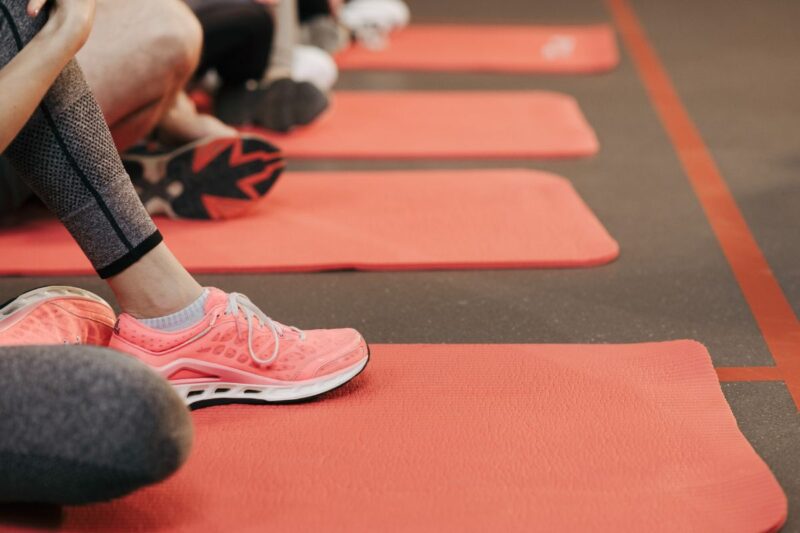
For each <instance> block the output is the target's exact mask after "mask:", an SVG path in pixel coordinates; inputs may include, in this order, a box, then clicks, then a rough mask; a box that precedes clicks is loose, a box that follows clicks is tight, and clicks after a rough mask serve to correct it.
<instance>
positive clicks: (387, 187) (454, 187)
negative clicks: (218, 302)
mask: <svg viewBox="0 0 800 533" xmlns="http://www.w3.org/2000/svg"><path fill="white" fill-rule="evenodd" d="M212 200H213V199H209V200H208V201H209V202H211V201H212ZM156 223H157V224H158V226H159V228H160V229H161V231H162V232H163V234H164V237H165V239H166V242H167V244H168V246H169V247H170V249H172V250H173V252H175V254H176V255H177V257H178V258H179V259H180V260H181V262H182V263H183V265H184V266H186V268H188V269H189V270H190V271H192V272H196V273H227V272H292V271H319V270H337V269H358V270H431V269H482V268H522V267H542V268H545V267H582V266H593V265H599V264H603V263H607V262H609V261H612V260H613V259H615V258H616V257H617V256H618V254H619V247H618V245H617V243H616V242H615V241H614V240H613V239H612V238H611V237H610V236H609V235H608V233H607V232H606V230H605V229H604V228H603V226H602V224H601V223H600V222H599V221H598V220H597V219H596V218H595V216H594V215H593V214H592V212H591V211H590V209H589V208H588V207H587V206H586V205H585V204H584V203H583V201H582V200H581V199H580V197H579V196H578V194H577V193H576V192H575V190H574V189H573V188H572V186H571V185H570V183H569V182H568V181H567V180H565V179H563V178H560V177H558V176H555V175H553V174H548V173H545V172H535V171H530V170H466V171H465V170H458V171H455V170H447V171H398V172H319V173H316V172H308V173H300V172H288V173H286V175H284V176H283V177H282V178H281V179H280V181H279V182H278V183H277V185H275V187H274V189H273V190H272V191H271V192H270V194H269V196H267V197H266V199H265V200H264V201H263V202H262V203H261V204H260V205H258V206H257V207H256V209H255V210H254V211H253V212H252V213H251V214H250V215H249V216H246V217H244V218H241V219H236V220H228V221H217V222H199V221H175V220H169V219H166V218H157V219H156ZM0 249H2V250H3V254H0V274H3V275H8V274H12V275H13V274H25V275H50V274H52V275H69V274H88V273H91V272H92V270H91V267H90V266H89V263H88V262H87V261H86V259H85V258H84V257H83V254H82V253H81V252H80V250H79V249H78V247H77V245H75V244H74V243H73V241H72V239H71V238H70V236H69V235H68V234H67V232H66V231H65V230H64V229H63V228H62V227H61V226H60V225H59V224H58V223H57V222H56V221H55V220H53V219H51V218H49V217H47V218H39V219H34V220H28V221H27V222H21V223H20V224H19V225H17V226H15V227H13V228H10V229H3V230H0Z"/></svg>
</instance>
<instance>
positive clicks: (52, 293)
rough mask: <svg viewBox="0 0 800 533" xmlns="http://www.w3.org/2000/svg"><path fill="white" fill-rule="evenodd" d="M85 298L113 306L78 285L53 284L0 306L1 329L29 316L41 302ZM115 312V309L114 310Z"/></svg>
mask: <svg viewBox="0 0 800 533" xmlns="http://www.w3.org/2000/svg"><path fill="white" fill-rule="evenodd" d="M70 297H72V298H85V299H88V300H93V301H95V302H98V303H101V304H103V305H105V306H106V307H108V308H109V310H111V309H112V308H111V306H110V305H109V304H108V302H106V301H105V300H103V299H102V298H100V297H99V296H97V295H96V294H94V293H91V292H89V291H85V290H83V289H79V288H77V287H66V286H62V285H52V286H50V287H40V288H38V289H33V290H32V291H28V292H26V293H24V294H21V295H19V296H17V297H16V298H14V299H12V300H9V301H7V302H6V303H4V304H2V306H0V331H4V330H6V329H7V328H9V327H11V326H12V325H14V324H16V323H18V322H19V321H20V320H22V319H23V318H25V317H26V316H28V314H29V313H30V312H31V311H33V310H34V309H35V308H36V307H38V306H39V304H42V303H44V302H47V301H49V300H57V299H60V298H70ZM112 312H113V310H112Z"/></svg>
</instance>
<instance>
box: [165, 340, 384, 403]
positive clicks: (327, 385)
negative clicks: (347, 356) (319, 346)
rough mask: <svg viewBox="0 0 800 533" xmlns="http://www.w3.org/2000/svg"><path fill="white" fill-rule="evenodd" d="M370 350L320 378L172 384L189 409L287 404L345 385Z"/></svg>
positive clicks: (358, 368) (365, 364) (354, 374)
mask: <svg viewBox="0 0 800 533" xmlns="http://www.w3.org/2000/svg"><path fill="white" fill-rule="evenodd" d="M369 359H370V352H369V347H368V348H367V357H366V358H364V360H363V361H360V362H359V363H357V364H355V365H353V366H351V367H350V368H346V369H344V370H342V371H340V372H338V373H337V374H333V375H332V376H328V377H327V378H325V379H323V380H315V381H311V382H308V383H299V384H297V383H296V384H292V385H287V386H285V387H277V386H275V385H249V384H241V383H224V382H215V383H195V384H191V385H174V384H173V385H172V388H173V389H175V391H176V392H177V393H178V396H180V397H181V399H182V400H183V401H184V403H186V405H187V406H188V407H189V408H190V409H199V408H202V407H211V406H215V405H228V404H256V405H265V404H287V403H300V402H305V401H309V400H312V399H314V398H317V397H319V396H322V395H323V394H327V393H329V392H331V391H333V390H336V389H338V388H339V387H342V386H343V385H346V384H347V383H348V382H350V381H351V380H353V379H354V378H356V377H357V376H358V375H359V374H361V373H362V372H363V371H364V369H365V368H366V367H367V363H369Z"/></svg>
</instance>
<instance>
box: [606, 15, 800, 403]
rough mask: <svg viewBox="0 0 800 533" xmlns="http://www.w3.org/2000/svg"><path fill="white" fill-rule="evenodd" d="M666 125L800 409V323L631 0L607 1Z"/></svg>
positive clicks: (654, 104) (652, 100)
mask: <svg viewBox="0 0 800 533" xmlns="http://www.w3.org/2000/svg"><path fill="white" fill-rule="evenodd" d="M607 5H608V7H609V9H610V11H611V13H612V15H613V16H614V19H615V20H616V24H617V27H618V29H619V32H620V34H621V36H622V39H623V41H624V42H625V45H626V46H627V48H628V50H629V52H630V54H631V57H632V59H633V62H634V63H635V65H636V67H637V69H638V71H639V75H640V77H641V79H642V81H643V82H644V85H645V88H646V89H647V92H648V94H649V96H650V100H651V102H652V103H653V106H654V107H655V109H656V111H657V112H658V114H659V116H660V117H661V122H662V123H663V125H664V128H665V129H666V130H667V133H668V134H669V137H670V139H671V140H672V144H673V146H674V147H675V150H676V152H677V154H678V157H679V158H680V161H681V164H682V165H683V168H684V170H685V172H686V175H687V176H688V178H689V181H690V182H691V184H692V187H693V188H694V191H695V194H696V195H697V198H698V199H699V200H700V203H701V205H702V206H703V209H704V210H705V213H706V217H708V221H709V223H710V224H711V227H712V229H713V231H714V233H715V234H716V236H717V240H718V241H719V243H720V246H721V247H722V251H723V253H724V254H725V257H726V258H727V259H728V263H729V264H730V266H731V268H732V270H733V273H734V276H735V277H736V280H737V281H738V283H739V287H740V288H741V290H742V293H743V294H744V297H745V299H746V300H747V303H748V305H749V306H750V310H751V312H752V313H753V317H754V318H755V320H756V322H757V324H758V327H759V328H760V329H761V333H762V334H763V336H764V340H765V341H766V343H767V346H768V347H769V349H770V352H771V353H772V357H773V358H774V360H775V364H776V365H777V366H778V368H779V369H780V372H781V374H782V375H783V376H784V378H785V381H786V386H787V388H788V389H789V392H790V393H791V395H792V397H793V398H794V401H795V404H796V405H797V407H798V409H800V322H798V320H797V317H796V316H795V314H794V311H793V310H792V307H791V305H790V304H789V302H788V300H787V299H786V296H785V295H784V294H783V291H782V290H781V287H780V285H779V284H778V281H777V280H776V279H775V276H774V275H773V273H772V270H771V269H770V267H769V264H768V263H767V261H766V259H765V258H764V254H763V253H762V252H761V249H760V248H759V246H758V243H757V242H756V240H755V238H754V237H753V234H752V233H751V231H750V228H749V227H748V226H747V222H746V221H745V219H744V216H743V215H742V213H741V211H740V210H739V207H738V206H737V205H736V201H735V199H734V198H733V195H732V194H731V192H730V189H729V188H728V186H727V184H726V183H725V180H724V178H723V177H722V175H721V174H720V172H719V169H718V168H717V165H716V163H715V161H714V158H713V157H712V155H711V153H710V151H709V149H708V147H707V146H706V144H705V142H704V141H703V139H702V137H701V136H700V133H699V131H698V130H697V128H696V127H695V125H694V123H693V122H692V119H691V118H690V116H689V113H688V112H687V111H686V108H685V107H684V105H683V103H682V101H681V99H680V97H679V96H678V93H677V92H676V90H675V87H674V86H673V84H672V81H671V80H670V78H669V75H668V74H667V72H666V69H665V68H664V66H663V64H662V63H661V60H660V59H659V57H658V54H657V53H656V51H655V49H654V48H653V47H652V46H651V44H650V43H649V41H648V39H647V36H646V34H645V31H644V29H643V27H642V25H641V23H640V22H639V20H638V19H637V17H636V14H635V13H634V11H633V10H632V9H631V7H630V4H629V2H628V0H607Z"/></svg>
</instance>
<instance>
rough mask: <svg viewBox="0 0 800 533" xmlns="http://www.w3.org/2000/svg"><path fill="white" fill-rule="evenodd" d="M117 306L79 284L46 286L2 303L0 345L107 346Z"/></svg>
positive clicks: (0, 309)
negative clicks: (78, 285)
mask: <svg viewBox="0 0 800 533" xmlns="http://www.w3.org/2000/svg"><path fill="white" fill-rule="evenodd" d="M115 319H116V317H115V315H114V310H113V309H111V306H110V305H108V303H106V301H105V300H103V299H102V298H100V297H99V296H97V295H96V294H92V293H91V292H89V291H84V290H83V289H78V288H75V287H56V286H54V287H42V288H41V289H36V290H32V291H30V292H26V293H25V294H23V295H22V296H19V297H17V298H16V299H14V300H11V301H10V302H8V303H6V304H5V305H3V306H2V307H0V345H3V346H20V345H33V344H93V345H96V346H107V345H108V341H109V340H110V339H111V334H112V332H113V329H114V320H115Z"/></svg>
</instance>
